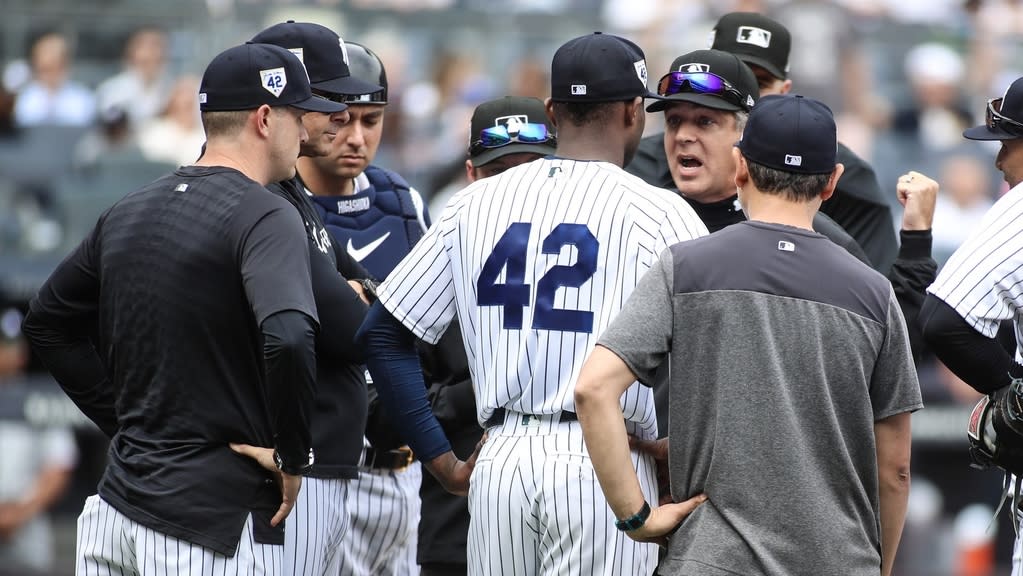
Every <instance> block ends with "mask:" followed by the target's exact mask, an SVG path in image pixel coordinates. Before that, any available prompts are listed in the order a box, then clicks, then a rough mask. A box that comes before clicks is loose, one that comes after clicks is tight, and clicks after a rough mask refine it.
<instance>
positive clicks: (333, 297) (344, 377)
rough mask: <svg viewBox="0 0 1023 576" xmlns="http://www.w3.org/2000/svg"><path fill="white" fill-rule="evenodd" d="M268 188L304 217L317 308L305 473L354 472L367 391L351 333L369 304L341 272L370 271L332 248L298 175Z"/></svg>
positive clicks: (348, 474)
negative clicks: (309, 462) (309, 463)
mask: <svg viewBox="0 0 1023 576" xmlns="http://www.w3.org/2000/svg"><path fill="white" fill-rule="evenodd" d="M268 188H269V189H270V191H272V192H273V193H274V194H277V195H278V196H281V197H282V198H284V199H285V200H287V201H288V202H289V203H291V204H292V205H293V206H294V207H295V209H297V210H298V212H299V214H301V216H302V219H303V221H304V223H305V228H306V237H307V238H308V239H309V265H310V268H311V270H312V280H313V296H314V297H315V299H316V309H317V310H318V311H319V314H320V332H319V334H318V335H317V337H316V397H315V409H314V412H313V414H312V418H311V426H310V429H311V432H312V438H313V450H314V452H315V453H316V462H315V464H314V465H313V469H312V471H311V472H310V473H309V474H308V476H312V477H316V478H356V477H357V476H358V473H359V458H360V457H361V456H362V435H363V430H364V429H365V428H366V414H367V397H366V378H365V375H364V370H363V368H362V363H363V362H364V360H365V359H364V358H363V354H362V350H361V347H360V346H358V345H356V344H355V333H356V332H357V331H358V329H359V326H361V325H362V319H363V318H364V317H365V316H366V311H367V310H368V307H367V306H366V305H365V304H364V303H363V302H362V300H360V299H359V296H358V294H356V293H355V291H354V290H352V288H351V287H350V286H349V285H348V283H347V281H346V276H345V275H346V274H347V275H350V277H351V278H353V279H354V278H366V277H368V276H369V274H368V272H365V270H363V269H361V267H360V266H359V265H358V263H357V262H354V261H352V260H351V257H350V256H348V254H347V252H343V251H335V250H334V247H333V245H332V242H331V238H330V234H329V233H328V232H327V229H326V227H325V226H324V225H323V221H322V219H321V218H320V215H319V213H317V212H316V210H315V209H314V208H313V206H312V203H311V202H310V200H309V198H308V195H307V194H306V193H305V186H304V185H303V184H302V182H301V180H299V179H298V177H296V178H293V179H291V180H288V181H286V182H278V183H276V184H271V185H270V186H269V187H268ZM360 272H362V273H361V274H360Z"/></svg>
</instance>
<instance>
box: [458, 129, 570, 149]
mask: <svg viewBox="0 0 1023 576" xmlns="http://www.w3.org/2000/svg"><path fill="white" fill-rule="evenodd" d="M515 129H516V131H515V132H514V133H512V132H510V131H509V130H508V127H507V126H491V127H490V128H484V129H483V130H482V131H480V137H479V138H478V139H477V140H474V141H473V142H472V145H471V146H470V147H469V148H470V150H471V151H472V153H473V154H476V153H477V152H478V151H480V150H484V149H490V148H500V147H502V146H507V145H508V144H511V143H512V142H519V143H523V144H542V143H545V142H550V143H551V144H554V143H555V142H557V140H556V138H555V137H554V134H551V133H550V132H549V131H548V130H547V126H546V125H545V124H516V125H515Z"/></svg>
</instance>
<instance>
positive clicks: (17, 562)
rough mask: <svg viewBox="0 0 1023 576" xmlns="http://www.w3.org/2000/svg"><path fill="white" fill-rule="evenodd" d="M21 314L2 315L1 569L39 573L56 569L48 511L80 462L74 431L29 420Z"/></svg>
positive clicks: (12, 312)
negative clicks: (26, 402) (26, 407)
mask: <svg viewBox="0 0 1023 576" xmlns="http://www.w3.org/2000/svg"><path fill="white" fill-rule="evenodd" d="M21 319H22V317H21V313H20V312H19V311H18V310H16V309H14V308H8V309H6V310H4V311H2V312H0V407H2V408H0V450H2V452H3V458H4V463H3V466H0V570H10V571H11V572H10V573H11V574H26V573H28V574H34V573H37V572H39V573H42V572H46V571H49V570H52V569H53V563H54V544H53V535H52V534H51V530H50V519H49V517H48V515H47V511H48V510H49V508H50V507H51V506H53V504H54V503H56V502H57V500H58V499H60V497H61V496H62V495H63V494H64V490H65V489H66V488H67V485H68V483H69V481H70V479H71V473H72V471H73V470H74V467H75V463H76V461H77V458H78V448H77V446H76V444H75V439H74V436H73V435H72V433H71V431H70V430H69V429H68V428H66V427H63V426H40V425H38V424H35V423H32V422H29V421H27V420H26V410H25V409H24V407H25V401H24V400H25V397H26V396H27V395H28V392H29V390H28V387H29V386H28V381H27V379H26V377H25V366H26V364H27V363H28V346H27V344H26V343H25V340H24V339H23V338H22V335H21Z"/></svg>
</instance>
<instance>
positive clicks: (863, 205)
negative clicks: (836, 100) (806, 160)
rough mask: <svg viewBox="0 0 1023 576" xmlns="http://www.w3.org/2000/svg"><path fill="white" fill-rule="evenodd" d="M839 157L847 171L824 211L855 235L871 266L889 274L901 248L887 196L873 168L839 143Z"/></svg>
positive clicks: (825, 204)
mask: <svg viewBox="0 0 1023 576" xmlns="http://www.w3.org/2000/svg"><path fill="white" fill-rule="evenodd" d="M838 161H839V162H841V163H842V164H843V165H844V166H845V171H844V172H843V173H842V177H841V178H839V180H838V185H837V187H836V188H835V193H834V194H833V195H832V196H831V198H829V199H828V200H827V201H826V202H825V203H824V204H823V205H822V206H821V211H822V212H824V213H825V214H827V215H828V216H830V217H831V218H833V219H834V220H835V221H836V222H838V223H839V224H840V225H841V226H842V228H843V229H845V231H846V232H848V233H849V234H850V235H851V236H852V237H853V238H855V239H856V243H857V244H859V245H860V248H862V249H863V251H864V253H866V255H867V258H868V259H869V262H870V264H871V267H872V268H874V269H875V270H877V271H878V272H880V273H882V274H887V273H888V270H889V269H890V268H891V265H892V262H893V261H894V260H895V258H896V255H897V254H898V250H899V244H898V241H897V240H896V238H895V226H894V225H893V224H892V222H893V219H892V209H891V205H890V203H889V201H888V198H887V197H886V195H885V194H884V192H883V191H882V190H881V186H880V184H879V183H878V181H877V174H875V172H874V169H873V168H872V167H871V166H870V164H868V163H867V162H866V161H864V160H863V159H862V158H860V157H859V156H857V155H856V154H855V153H853V152H852V150H849V148H847V147H846V146H844V145H839V147H838Z"/></svg>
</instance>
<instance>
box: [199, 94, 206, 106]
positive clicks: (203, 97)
mask: <svg viewBox="0 0 1023 576" xmlns="http://www.w3.org/2000/svg"><path fill="white" fill-rule="evenodd" d="M199 103H200V104H205V103H206V93H205V92H200V93H199Z"/></svg>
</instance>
